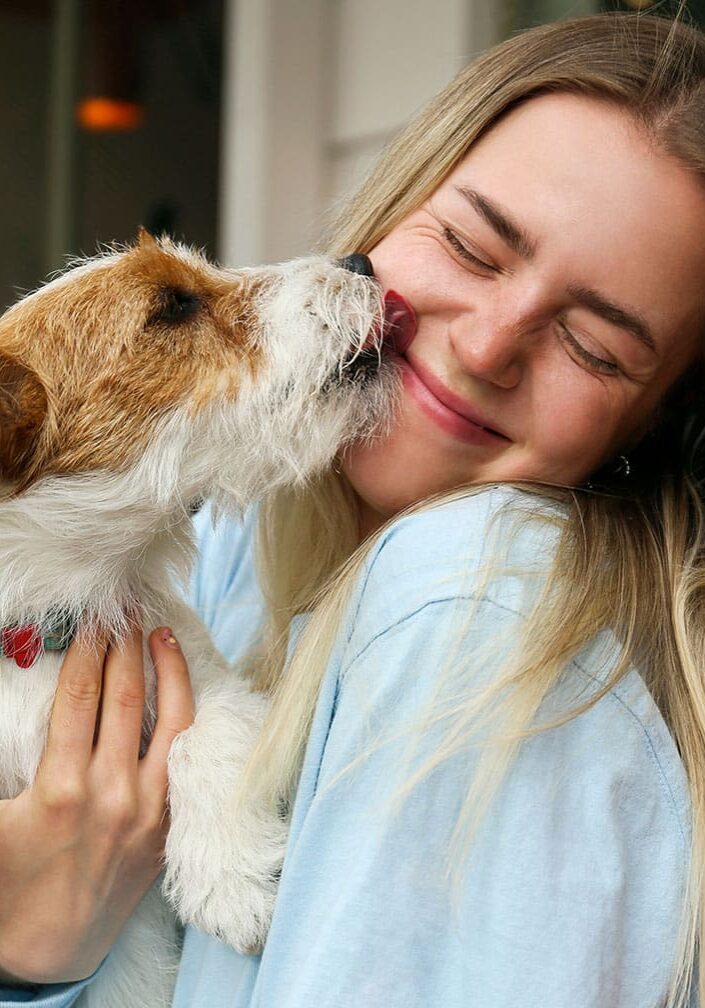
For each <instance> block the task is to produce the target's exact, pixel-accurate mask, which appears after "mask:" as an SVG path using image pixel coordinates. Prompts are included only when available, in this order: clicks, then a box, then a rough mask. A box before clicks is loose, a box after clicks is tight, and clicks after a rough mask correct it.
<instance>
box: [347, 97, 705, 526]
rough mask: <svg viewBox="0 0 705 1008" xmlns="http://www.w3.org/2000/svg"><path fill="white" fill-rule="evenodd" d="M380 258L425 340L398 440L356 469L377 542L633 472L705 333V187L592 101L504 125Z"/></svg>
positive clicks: (537, 104)
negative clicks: (505, 499)
mask: <svg viewBox="0 0 705 1008" xmlns="http://www.w3.org/2000/svg"><path fill="white" fill-rule="evenodd" d="M369 254H370V258H371V260H372V263H373V266H374V269H375V274H376V276H377V277H378V279H379V280H380V282H381V283H382V286H383V288H384V290H385V291H387V290H390V289H391V290H395V291H397V292H398V293H399V294H401V295H403V297H404V298H405V299H406V300H407V301H408V302H409V304H410V305H411V306H412V307H413V308H414V310H415V312H416V316H417V321H418V328H417V331H416V335H415V337H414V339H413V342H412V343H411V345H410V346H409V347H408V349H407V351H406V353H405V354H404V356H403V358H402V359H401V367H402V369H403V380H404V392H403V398H402V405H401V410H400V412H399V414H398V418H397V420H396V422H395V425H394V427H393V429H392V431H391V433H390V434H389V436H387V437H385V438H380V439H378V440H377V441H375V442H374V443H373V444H371V445H368V446H363V445H356V446H354V447H352V448H351V449H350V450H349V451H348V453H347V454H346V455H345V457H344V459H343V467H344V471H345V473H346V474H347V476H348V478H349V479H350V481H351V483H352V485H353V488H354V489H355V491H356V493H357V495H358V497H359V499H360V504H361V515H362V527H363V531H365V532H367V531H370V530H371V529H373V528H375V527H376V526H377V525H378V524H379V523H380V522H381V521H382V520H383V519H385V518H387V517H389V516H391V515H393V514H394V513H396V512H397V511H398V510H399V509H400V508H402V507H404V506H405V505H407V504H410V503H412V502H414V501H416V500H419V499H421V498H422V497H425V496H428V495H429V494H432V493H435V492H438V491H441V490H446V489H450V488H452V487H455V486H459V485H461V484H465V483H468V482H487V481H489V482H494V481H505V480H514V479H536V480H541V481H545V482H551V483H560V484H565V485H570V484H576V483H580V482H582V481H583V480H584V479H585V478H586V477H587V476H588V475H589V474H590V473H591V472H593V471H594V470H595V469H597V468H598V467H599V466H600V465H601V464H603V463H604V462H606V461H607V460H609V459H611V458H613V457H615V456H617V455H619V454H620V453H624V454H627V455H628V453H629V448H630V446H633V445H634V444H635V443H636V442H638V440H639V438H640V437H641V436H642V435H643V433H644V432H645V431H646V430H647V429H648V426H649V423H650V419H651V418H652V416H653V414H654V410H655V408H656V406H657V405H658V403H659V401H660V400H661V399H662V397H663V395H664V393H665V392H666V390H667V389H668V388H669V386H670V385H671V384H672V383H673V382H674V380H675V379H676V378H677V377H678V376H679V375H680V374H681V373H682V371H683V370H684V369H685V367H686V366H687V364H688V363H689V362H690V361H692V359H693V357H694V355H695V353H696V348H697V347H698V342H699V334H700V333H701V332H702V330H703V326H704V325H705V285H704V284H703V277H705V193H704V192H703V191H702V189H701V184H700V183H699V181H698V180H697V179H696V178H695V176H694V175H691V174H689V173H688V172H687V171H686V170H685V169H684V168H683V167H681V166H680V165H679V164H678V163H677V162H676V161H675V160H673V159H671V158H669V157H668V156H667V155H665V154H663V153H662V152H660V151H658V150H656V149H654V148H653V146H652V144H651V143H650V142H649V140H648V139H647V138H646V137H645V136H644V135H643V134H642V133H641V132H640V131H639V130H638V128H637V127H636V126H635V125H634V124H633V122H632V120H631V119H629V118H628V117H627V116H626V115H625V114H624V113H622V112H620V111H619V110H615V109H614V108H612V107H610V106H608V105H605V104H602V103H599V102H597V101H595V100H592V99H588V98H585V97H582V96H576V95H570V94H554V95H542V96H540V97H537V98H533V99H531V100H529V101H527V102H526V103H525V104H523V105H521V106H520V107H518V108H516V109H514V110H513V111H512V112H510V113H509V114H507V115H506V116H505V117H504V118H503V119H502V120H500V121H499V122H498V123H496V124H495V125H494V126H493V127H492V128H491V129H490V130H489V131H488V132H487V133H486V134H485V135H484V136H483V137H482V138H481V139H480V140H479V141H478V142H477V143H476V144H475V145H474V146H473V148H472V150H471V151H470V152H469V154H468V155H467V156H466V157H465V158H464V159H463V160H462V161H461V162H460V164H459V165H458V167H457V168H456V169H454V171H453V172H452V173H451V174H450V175H449V176H448V177H447V178H446V180H445V181H444V182H443V183H442V185H441V186H439V188H438V189H437V190H436V192H435V193H434V194H433V196H431V198H430V199H429V200H428V201H427V202H426V203H425V204H424V205H423V206H422V207H420V208H419V209H418V210H416V211H415V212H414V213H412V214H410V215H409V216H408V217H407V218H406V219H405V220H403V221H402V222H401V223H400V224H398V225H397V226H396V227H395V228H394V229H393V230H392V231H391V232H390V233H389V234H388V235H387V236H386V237H385V238H384V239H383V240H382V241H381V242H380V243H379V244H378V245H377V246H376V247H375V248H374V249H373V250H372V251H371V252H370V253H369ZM462 414H466V416H463V415H462ZM473 421H474V422H473ZM483 428H489V429H490V430H487V429H483Z"/></svg>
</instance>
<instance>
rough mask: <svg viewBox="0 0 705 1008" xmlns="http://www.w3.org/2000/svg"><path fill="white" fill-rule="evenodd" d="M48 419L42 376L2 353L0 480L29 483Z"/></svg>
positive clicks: (0, 364)
mask: <svg viewBox="0 0 705 1008" xmlns="http://www.w3.org/2000/svg"><path fill="white" fill-rule="evenodd" d="M46 415H47V394H46V390H45V388H44V385H43V384H42V382H41V380H40V378H39V376H38V375H37V374H36V373H35V372H34V371H33V370H32V369H31V368H29V367H26V366H25V365H24V364H22V363H20V361H18V360H17V359H16V358H14V357H11V356H7V355H6V354H3V353H2V352H1V351H0V477H1V478H2V479H6V480H11V481H12V482H13V483H16V482H20V483H23V482H24V481H25V480H27V477H28V474H29V469H30V467H31V465H32V462H33V461H34V454H35V451H36V448H37V443H38V441H39V435H40V433H41V430H42V426H43V424H44V421H45V419H46Z"/></svg>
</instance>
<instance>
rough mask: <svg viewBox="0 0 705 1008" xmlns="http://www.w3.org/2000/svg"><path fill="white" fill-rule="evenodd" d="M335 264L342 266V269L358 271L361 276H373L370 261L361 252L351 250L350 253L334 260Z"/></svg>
mask: <svg viewBox="0 0 705 1008" xmlns="http://www.w3.org/2000/svg"><path fill="white" fill-rule="evenodd" d="M336 264H337V265H338V266H342V267H343V269H346V270H349V271H350V272H351V273H359V274H360V275H361V276H368V277H373V276H374V275H375V271H374V270H373V269H372V263H371V262H370V260H369V258H368V257H367V256H366V255H363V254H362V252H353V253H352V254H351V255H346V256H344V257H343V258H342V259H338V260H336Z"/></svg>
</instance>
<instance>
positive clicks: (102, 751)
mask: <svg viewBox="0 0 705 1008" xmlns="http://www.w3.org/2000/svg"><path fill="white" fill-rule="evenodd" d="M144 692H145V690H144V660H143V657H142V630H141V628H139V627H136V628H135V629H133V630H132V631H131V633H130V634H129V635H128V636H127V637H126V638H125V640H124V641H121V642H120V643H119V644H111V645H110V647H109V649H108V652H107V655H106V658H105V664H104V670H103V702H102V706H101V713H100V728H99V732H98V743H97V747H96V749H97V752H96V755H97V757H98V759H99V760H101V761H103V760H105V761H106V762H107V764H108V765H109V766H110V767H112V768H114V769H118V768H121V769H122V768H125V767H127V768H130V767H131V768H132V769H134V770H136V769H137V761H138V757H139V745H140V739H141V737H142V721H143V719H144Z"/></svg>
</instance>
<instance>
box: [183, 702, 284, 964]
mask: <svg viewBox="0 0 705 1008" xmlns="http://www.w3.org/2000/svg"><path fill="white" fill-rule="evenodd" d="M244 707H246V704H245V702H244V700H241V701H240V721H239V722H238V721H236V720H235V717H234V715H233V713H232V712H231V711H229V710H228V705H227V704H226V703H225V697H223V696H221V697H220V698H219V700H218V702H217V703H212V704H211V703H207V704H204V705H202V706H201V709H200V711H199V714H198V715H197V719H196V722H195V723H194V724H193V725H192V726H191V727H190V728H188V729H186V731H184V732H182V733H181V734H180V735H178V736H177V737H176V739H175V740H174V742H173V744H172V748H171V752H170V755H169V804H170V815H171V822H170V827H169V832H168V834H167V839H166V848H165V865H164V881H163V891H164V895H165V897H166V898H167V900H168V901H169V902H170V903H171V905H172V906H173V907H174V909H175V910H176V912H177V914H178V915H179V917H180V918H181V920H182V921H183V922H184V923H185V924H193V925H194V926H195V927H197V928H199V929H200V930H202V931H206V932H207V933H208V934H211V935H214V936H215V937H216V938H219V939H220V940H221V941H224V942H227V944H229V945H232V946H233V947H234V948H235V949H237V950H238V951H241V952H242V951H250V950H252V949H253V948H257V947H260V946H261V945H262V944H263V943H264V940H265V938H266V936H267V932H268V929H269V923H270V920H271V917H272V911H273V908H274V900H275V897H276V892H277V885H278V881H279V875H280V872H281V866H282V862H283V859H284V849H285V846H286V837H287V825H288V824H287V822H286V820H285V819H283V818H282V817H281V816H280V815H278V814H277V811H276V810H275V809H273V808H271V806H270V805H269V803H266V802H265V803H263V802H258V801H256V800H255V799H252V800H251V799H250V798H248V797H247V796H245V795H242V794H240V795H239V796H238V786H239V779H240V775H241V768H242V766H243V763H244V759H245V756H246V754H247V752H249V750H250V743H249V742H248V740H247V735H248V733H245V737H244V738H243V737H239V734H240V733H239V732H238V731H237V730H236V727H237V726H238V724H239V728H240V731H242V730H243V729H244V727H245V726H244V724H243V708H244ZM228 714H230V716H229V717H228ZM221 720H222V721H223V724H219V722H220V721H221ZM254 723H255V724H256V719H255V721H254ZM204 729H207V730H204Z"/></svg>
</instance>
